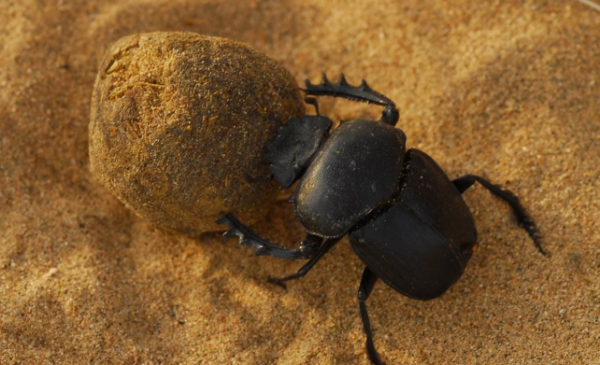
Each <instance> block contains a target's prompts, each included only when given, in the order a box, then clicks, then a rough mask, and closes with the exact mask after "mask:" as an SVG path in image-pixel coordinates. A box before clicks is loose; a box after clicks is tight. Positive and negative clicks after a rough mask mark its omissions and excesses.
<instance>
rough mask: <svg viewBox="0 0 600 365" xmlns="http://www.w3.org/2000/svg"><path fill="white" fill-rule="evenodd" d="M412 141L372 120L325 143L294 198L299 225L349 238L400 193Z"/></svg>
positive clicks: (350, 125) (345, 126)
mask: <svg viewBox="0 0 600 365" xmlns="http://www.w3.org/2000/svg"><path fill="white" fill-rule="evenodd" d="M405 141H406V137H405V136H404V133H402V131H401V130H399V129H396V128H394V127H391V126H389V125H387V124H383V123H380V122H375V121H370V120H356V121H351V122H346V123H344V124H342V125H341V126H340V127H339V128H338V129H336V130H335V131H334V132H333V133H332V135H331V137H329V139H328V140H327V141H326V142H325V144H324V145H323V147H322V148H321V149H320V151H319V152H318V154H317V155H316V157H315V160H314V161H313V163H312V164H311V165H310V166H309V168H308V169H307V171H306V173H305V175H304V176H303V177H302V180H301V182H300V184H299V186H298V189H297V190H296V193H295V194H294V199H293V202H294V206H295V211H296V216H297V218H298V221H299V222H300V223H301V224H302V225H303V226H304V228H305V229H306V230H307V231H309V232H311V233H313V234H317V235H320V236H325V237H337V236H341V235H343V234H345V233H346V232H347V231H348V230H349V229H350V228H351V227H352V226H353V225H354V224H356V223H357V222H358V221H359V220H361V219H362V218H364V217H365V216H366V215H367V214H368V213H369V212H370V211H372V210H373V209H375V208H377V207H378V206H380V205H381V204H383V203H386V202H387V201H389V200H390V198H391V197H392V196H393V195H394V194H395V193H396V192H397V191H398V190H399V188H400V186H399V181H400V176H401V174H402V163H403V158H404V153H405Z"/></svg>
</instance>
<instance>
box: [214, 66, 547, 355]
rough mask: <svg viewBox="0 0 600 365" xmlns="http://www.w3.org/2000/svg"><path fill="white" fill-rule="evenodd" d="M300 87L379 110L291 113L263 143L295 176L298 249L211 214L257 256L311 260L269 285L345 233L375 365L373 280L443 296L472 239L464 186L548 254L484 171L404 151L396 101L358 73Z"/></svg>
mask: <svg viewBox="0 0 600 365" xmlns="http://www.w3.org/2000/svg"><path fill="white" fill-rule="evenodd" d="M304 92H305V93H306V94H307V95H312V96H333V97H341V98H346V99H350V100H355V101H361V102H368V103H374V104H378V105H381V106H384V107H385V109H384V111H383V113H382V116H381V119H380V120H379V121H374V120H369V119H357V120H353V121H348V122H344V123H343V124H341V125H340V126H339V127H338V128H337V129H335V130H334V131H333V132H331V133H330V131H329V130H330V128H331V124H332V122H331V120H330V119H329V118H327V117H324V116H322V115H319V110H318V106H317V104H316V100H315V99H313V98H307V102H310V103H312V104H314V105H315V108H316V112H317V115H305V116H303V117H302V118H299V119H298V118H292V119H290V120H289V121H288V123H287V124H285V125H284V126H282V127H281V128H280V129H279V131H278V133H277V136H276V137H275V139H273V140H272V141H270V142H269V143H268V144H267V146H266V147H267V159H268V160H269V162H270V163H271V171H272V174H273V177H274V178H275V179H276V180H277V181H278V182H279V184H280V185H281V186H282V187H284V188H287V187H290V186H291V185H292V184H294V182H296V181H297V180H299V183H298V187H297V188H296V191H295V193H294V194H293V196H292V198H291V202H292V204H293V206H294V211H295V213H296V217H297V219H298V221H299V223H300V224H301V225H302V226H303V227H304V228H305V229H306V231H307V234H306V238H305V239H304V240H303V241H302V243H301V244H300V247H299V248H298V249H288V248H285V247H282V246H279V245H277V244H275V243H271V242H269V241H268V240H267V239H264V238H262V237H259V236H258V235H257V234H255V233H254V232H252V231H251V230H250V229H249V228H248V227H246V226H245V225H243V224H242V223H240V222H239V221H238V220H237V219H236V218H235V217H234V216H233V215H232V214H224V215H223V217H222V218H221V219H220V220H219V221H218V223H219V224H226V225H228V226H229V227H230V229H229V230H228V231H227V232H225V236H232V235H236V236H239V238H240V243H241V244H242V245H247V246H252V247H254V248H255V249H256V255H269V256H273V257H280V258H286V259H309V261H308V262H307V263H306V264H305V265H304V266H303V267H302V268H301V269H300V270H299V271H298V272H297V273H295V274H293V275H290V276H287V277H284V278H278V279H274V278H270V279H269V281H271V282H272V283H275V284H278V285H281V286H284V287H285V285H284V284H283V283H284V282H286V281H288V280H292V279H298V278H300V277H302V276H304V275H306V274H307V273H308V272H309V270H310V269H311V268H312V267H313V266H314V265H315V264H316V263H317V262H318V261H319V260H320V259H321V257H323V255H325V253H327V251H329V250H330V249H331V248H332V247H333V246H334V245H335V243H336V242H338V241H339V240H340V239H341V238H342V237H343V236H345V235H346V234H347V235H349V238H350V243H351V245H352V248H353V250H354V252H355V253H356V254H357V255H358V256H359V257H360V259H361V260H362V261H363V262H364V263H365V265H366V268H365V270H364V273H363V276H362V280H361V282H360V287H359V290H358V300H359V304H360V313H361V317H362V320H363V324H364V331H365V334H366V337H367V353H368V356H369V359H370V360H371V362H372V363H373V364H376V365H380V364H383V362H382V361H381V360H380V358H379V354H378V353H377V351H376V350H375V347H374V344H373V337H372V333H371V326H370V322H369V316H368V315H367V308H366V304H365V302H366V300H367V298H368V297H369V294H370V293H371V291H372V290H373V286H374V285H375V282H376V280H377V279H378V278H380V279H381V280H383V281H384V282H385V283H386V284H388V285H389V286H391V287H392V288H394V289H395V290H396V291H398V292H400V293H401V294H404V295H406V296H408V297H411V298H414V299H421V300H428V299H433V298H436V297H439V296H440V295H442V294H443V293H444V292H445V291H446V290H448V288H450V286H452V284H454V283H455V282H456V281H457V280H458V279H459V278H460V276H461V275H462V273H463V272H464V270H465V267H466V265H467V262H468V261H469V259H470V258H471V255H472V253H473V248H474V246H475V245H476V242H477V231H476V229H475V224H474V222H473V217H472V216H471V213H470V211H469V208H468V207H467V205H466V204H465V201H464V200H463V198H462V196H461V194H462V193H464V192H465V191H466V190H467V189H469V187H471V186H472V185H473V184H474V183H475V182H478V183H480V184H481V185H482V186H483V187H485V188H486V189H488V190H489V191H490V192H492V194H494V195H495V196H496V197H498V198H500V199H502V200H504V201H505V202H507V203H508V204H509V205H510V206H511V208H512V210H513V212H514V214H515V216H516V219H517V222H518V223H519V225H520V226H521V227H522V228H524V229H525V230H526V231H527V233H528V234H529V236H530V237H531V238H532V239H533V242H534V243H535V245H536V246H537V249H538V250H539V251H540V252H541V253H542V254H545V252H544V250H543V248H542V246H541V244H540V239H539V235H538V231H537V228H536V225H535V223H534V222H533V220H532V219H531V218H530V217H529V215H528V214H527V213H526V211H525V208H523V206H522V205H521V203H520V202H519V199H518V198H517V197H516V196H515V195H514V194H513V193H511V192H510V191H508V190H504V189H502V188H500V187H498V186H497V185H494V184H492V183H490V182H489V181H487V180H485V179H484V178H482V177H479V176H475V175H466V176H463V177H460V178H457V179H455V180H450V179H449V178H448V176H447V175H446V174H445V173H444V171H443V170H442V169H441V168H440V167H439V166H438V164H437V163H436V162H435V161H434V160H433V159H432V158H431V157H429V156H428V155H427V154H425V153H424V152H422V151H419V150H416V149H409V150H408V151H406V148H405V142H406V137H405V135H404V133H403V132H402V131H401V130H400V129H397V128H395V127H394V126H395V125H396V123H397V122H398V118H399V113H398V110H397V108H396V105H395V104H394V103H393V102H392V101H391V100H390V99H388V98H387V97H385V96H384V95H382V94H380V93H378V92H376V91H374V90H373V89H371V88H370V87H369V86H368V85H367V84H366V82H365V81H363V82H362V83H361V84H360V86H358V87H355V86H351V85H349V84H348V82H346V79H345V78H344V75H341V77H340V80H339V81H338V82H337V83H331V82H329V80H327V78H326V77H325V75H323V81H322V82H321V84H319V85H313V84H311V83H310V82H309V81H308V80H307V81H306V89H304Z"/></svg>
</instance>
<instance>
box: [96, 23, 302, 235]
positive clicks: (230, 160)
mask: <svg viewBox="0 0 600 365" xmlns="http://www.w3.org/2000/svg"><path fill="white" fill-rule="evenodd" d="M303 112H304V106H303V103H302V100H301V98H300V94H299V90H298V87H297V85H296V82H295V80H294V78H293V77H292V76H291V75H290V74H289V73H288V72H287V71H286V70H285V69H284V68H283V67H282V66H281V65H279V64H278V63H277V62H276V61H274V60H272V59H269V58H268V57H266V56H265V55H263V54H261V53H259V52H258V51H255V50H253V49H252V48H250V47H249V46H246V45H244V44H242V43H238V42H234V41H230V40H225V39H221V38H214V37H206V36H201V35H198V34H194V33H183V32H172V33H166V32H163V33H147V34H139V35H133V36H128V37H125V38H122V39H120V40H119V41H117V42H116V43H115V44H114V45H113V46H112V47H111V48H110V49H109V51H108V53H107V54H106V56H105V57H104V60H103V61H102V64H101V66H100V70H99V74H98V77H97V79H96V84H95V87H94V93H93V100H92V113H91V123H90V132H89V133H90V160H91V170H92V172H93V173H94V175H95V177H96V179H97V180H98V181H100V182H101V183H102V184H103V185H104V186H105V187H107V188H108V189H110V190H111V191H112V192H113V193H114V194H115V195H116V196H117V197H118V198H119V199H120V200H121V201H122V202H123V203H125V204H126V205H127V206H128V207H130V208H131V209H133V210H134V211H135V212H137V213H138V214H139V215H140V216H142V217H144V218H147V219H149V220H150V221H151V222H153V223H154V224H155V225H157V226H159V227H161V228H165V229H169V230H175V231H179V232H182V233H184V234H187V235H190V236H197V235H199V234H200V233H202V232H206V231H212V230H217V229H219V228H220V227H219V226H217V225H216V224H215V223H214V222H215V220H216V219H217V218H218V214H219V212H221V211H231V212H234V213H235V214H236V215H238V216H239V217H240V219H241V220H242V221H247V222H253V221H255V220H256V219H258V218H260V217H261V216H262V215H263V214H264V213H265V212H266V210H267V209H268V207H269V206H270V204H271V202H272V201H273V197H274V194H275V192H276V191H277V188H276V186H275V184H274V183H273V182H270V181H266V179H265V177H267V176H268V175H269V169H268V166H267V163H266V161H265V160H264V157H263V151H264V150H263V148H264V145H265V143H266V142H267V141H268V140H270V139H271V138H273V136H274V133H275V129H276V126H277V125H278V124H281V123H283V122H285V121H287V119H289V118H290V117H292V116H299V115H301V114H302V113H303Z"/></svg>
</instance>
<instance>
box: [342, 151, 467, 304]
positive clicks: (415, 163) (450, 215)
mask: <svg viewBox="0 0 600 365" xmlns="http://www.w3.org/2000/svg"><path fill="white" fill-rule="evenodd" d="M406 165H407V169H406V171H407V172H406V176H405V177H404V188H403V190H402V193H401V195H400V197H399V198H398V199H397V200H396V201H395V202H394V205H393V206H392V207H391V208H390V209H389V210H387V211H385V212H384V213H382V214H381V215H379V216H378V217H376V218H375V219H374V220H373V221H371V222H370V223H368V224H366V225H364V226H363V227H361V228H359V229H357V230H356V231H353V232H351V233H350V242H351V243H352V248H353V249H354V251H355V252H356V254H357V255H358V256H359V257H360V258H361V259H362V260H363V262H364V263H365V264H366V265H367V266H368V267H369V268H370V269H371V270H372V271H373V272H375V273H376V274H377V275H378V276H379V277H380V278H381V279H382V280H383V281H385V282H386V283H387V284H388V285H390V286H391V287H393V288H394V289H396V290H397V291H399V292H401V293H403V294H405V295H407V296H409V297H412V298H416V299H423V300H425V299H432V298H435V297H438V296H440V295H442V294H443V293H444V292H445V291H446V290H447V289H448V288H449V287H450V286H451V285H452V284H454V283H455V282H456V281H457V280H458V278H460V276H461V275H462V273H463V271H464V268H465V266H466V264H467V262H468V260H469V258H470V257H471V254H472V247H473V245H474V244H475V243H476V241H477V231H476V230H475V224H474V222H473V218H472V216H471V213H470V211H469V208H468V207H467V205H466V204H465V202H464V200H463V199H462V196H461V195H460V193H459V192H458V190H456V188H455V187H454V185H453V184H452V182H451V181H450V179H448V177H447V176H446V174H445V173H444V172H443V171H442V169H441V168H440V167H439V166H438V165H437V164H436V163H435V161H434V160H433V159H432V158H431V157H429V156H428V155H426V154H425V153H423V152H421V151H418V150H409V151H408V152H407V158H406Z"/></svg>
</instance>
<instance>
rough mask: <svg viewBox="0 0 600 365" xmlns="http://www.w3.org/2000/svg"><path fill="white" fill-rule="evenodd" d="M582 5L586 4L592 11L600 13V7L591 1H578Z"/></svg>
mask: <svg viewBox="0 0 600 365" xmlns="http://www.w3.org/2000/svg"><path fill="white" fill-rule="evenodd" d="M577 1H579V2H580V3H582V4H585V5H587V6H589V7H590V8H592V9H595V10H598V11H600V5H598V4H596V3H595V2H592V1H590V0H577Z"/></svg>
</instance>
